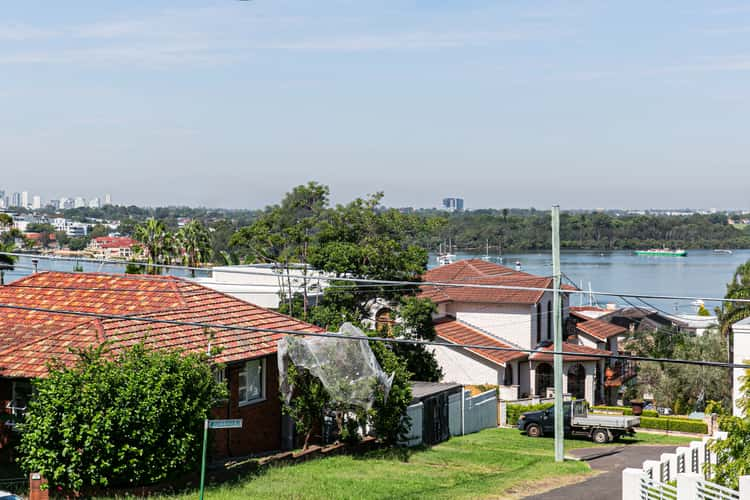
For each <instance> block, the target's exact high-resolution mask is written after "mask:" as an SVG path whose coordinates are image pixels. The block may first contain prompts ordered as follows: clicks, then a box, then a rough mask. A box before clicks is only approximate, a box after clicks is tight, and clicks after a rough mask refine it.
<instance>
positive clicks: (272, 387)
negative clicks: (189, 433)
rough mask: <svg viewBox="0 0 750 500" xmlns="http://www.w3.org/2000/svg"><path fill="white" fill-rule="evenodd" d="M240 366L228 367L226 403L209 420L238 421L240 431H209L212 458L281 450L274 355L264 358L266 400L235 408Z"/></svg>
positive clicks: (279, 414)
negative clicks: (234, 419)
mask: <svg viewBox="0 0 750 500" xmlns="http://www.w3.org/2000/svg"><path fill="white" fill-rule="evenodd" d="M241 366H242V364H236V365H229V366H227V368H226V370H227V371H226V377H227V380H228V386H229V402H228V404H227V405H225V406H223V407H221V408H215V409H214V410H213V411H212V413H213V418H241V419H242V429H226V430H209V431H208V432H209V433H210V435H209V440H211V442H212V443H213V458H214V459H216V458H222V457H237V456H244V455H251V454H254V453H260V452H264V451H274V450H279V449H281V402H280V401H279V372H278V367H277V366H276V355H272V356H268V357H266V381H265V383H266V399H265V400H264V401H261V402H259V403H254V404H249V405H246V406H238V405H237V401H238V399H239V398H238V385H239V376H238V373H239V370H240V367H241Z"/></svg>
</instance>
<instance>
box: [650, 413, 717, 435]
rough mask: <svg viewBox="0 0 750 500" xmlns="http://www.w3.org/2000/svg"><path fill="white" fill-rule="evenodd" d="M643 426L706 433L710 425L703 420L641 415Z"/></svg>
mask: <svg viewBox="0 0 750 500" xmlns="http://www.w3.org/2000/svg"><path fill="white" fill-rule="evenodd" d="M641 427H642V428H644V429H661V430H665V431H678V432H695V433H698V434H706V433H707V432H708V426H707V425H706V423H705V422H704V421H702V420H691V419H687V418H674V417H659V418H653V417H641Z"/></svg>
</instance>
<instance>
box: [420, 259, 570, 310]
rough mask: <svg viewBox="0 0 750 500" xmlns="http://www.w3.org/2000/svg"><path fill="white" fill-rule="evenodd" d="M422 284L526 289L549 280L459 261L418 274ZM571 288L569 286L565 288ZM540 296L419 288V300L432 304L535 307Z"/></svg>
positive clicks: (539, 293)
mask: <svg viewBox="0 0 750 500" xmlns="http://www.w3.org/2000/svg"><path fill="white" fill-rule="evenodd" d="M422 280H423V281H428V282H440V283H456V284H477V285H502V286H518V287H529V288H551V286H552V278H549V277H544V276H536V275H533V274H529V273H524V272H520V271H516V270H514V269H511V268H509V267H505V266H501V265H500V264H495V263H492V262H485V261H483V260H480V259H469V260H460V261H458V262H455V263H453V264H447V265H444V266H439V267H436V268H434V269H431V270H429V271H427V272H426V273H424V274H423V275H422ZM566 288H570V289H572V287H567V286H566ZM543 295H544V291H538V290H509V289H492V288H470V287H450V286H434V285H423V286H422V287H421V293H420V296H421V297H425V298H430V299H432V301H433V302H435V303H441V302H472V303H492V304H536V303H537V302H539V301H540V300H541V298H542V296H543Z"/></svg>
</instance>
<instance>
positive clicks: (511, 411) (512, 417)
mask: <svg viewBox="0 0 750 500" xmlns="http://www.w3.org/2000/svg"><path fill="white" fill-rule="evenodd" d="M553 406H555V405H554V404H553V403H542V404H538V405H529V406H526V405H507V407H506V417H507V421H508V425H516V424H517V423H518V417H520V416H521V413H526V412H527V411H539V410H546V409H547V408H552V407H553Z"/></svg>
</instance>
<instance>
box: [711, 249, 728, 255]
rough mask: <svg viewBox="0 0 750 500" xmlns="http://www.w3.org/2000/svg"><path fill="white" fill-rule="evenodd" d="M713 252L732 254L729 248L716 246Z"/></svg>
mask: <svg viewBox="0 0 750 500" xmlns="http://www.w3.org/2000/svg"><path fill="white" fill-rule="evenodd" d="M714 253H715V254H719V255H732V251H731V250H726V249H724V248H717V249H715V250H714Z"/></svg>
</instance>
